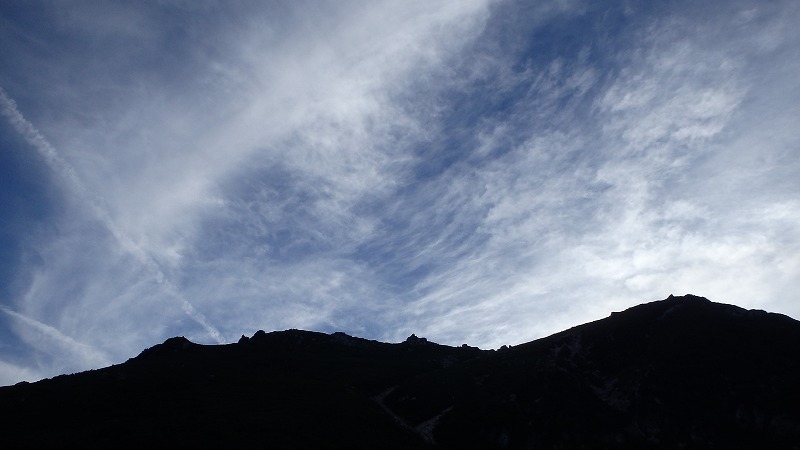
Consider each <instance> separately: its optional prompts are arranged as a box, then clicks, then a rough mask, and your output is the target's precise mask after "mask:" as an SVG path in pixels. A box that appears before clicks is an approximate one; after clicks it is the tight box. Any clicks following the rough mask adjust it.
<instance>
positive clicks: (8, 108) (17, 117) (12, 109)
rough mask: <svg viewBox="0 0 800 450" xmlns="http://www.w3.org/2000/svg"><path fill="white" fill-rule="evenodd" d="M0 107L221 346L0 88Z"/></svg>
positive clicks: (207, 324) (156, 265)
mask: <svg viewBox="0 0 800 450" xmlns="http://www.w3.org/2000/svg"><path fill="white" fill-rule="evenodd" d="M0 106H2V111H1V112H2V114H3V115H4V116H5V117H6V118H7V119H8V121H9V123H11V126H12V127H14V129H15V130H16V131H17V132H18V133H19V134H20V135H21V136H22V137H23V138H25V140H26V141H27V142H28V143H29V144H31V145H32V146H33V147H34V148H35V149H36V150H37V151H38V152H39V154H40V155H41V156H42V157H43V158H44V160H45V162H46V163H47V165H48V166H50V168H51V169H52V170H53V171H54V172H56V173H57V174H58V175H60V176H62V177H63V178H64V181H65V182H66V183H67V185H68V186H69V188H70V189H71V190H72V191H73V192H74V193H76V194H77V195H79V196H80V198H81V199H82V200H84V201H85V202H86V203H87V204H88V205H89V207H90V208H91V210H92V212H93V213H94V214H95V216H96V217H97V219H99V220H100V222H102V223H103V225H105V227H106V228H107V229H108V230H109V231H110V232H111V234H112V235H113V236H114V238H115V239H116V240H117V243H118V244H119V245H120V246H121V247H122V248H123V249H124V250H125V251H127V252H128V253H130V254H131V255H133V256H134V257H135V258H136V259H137V260H138V261H139V262H140V263H141V264H143V265H144V266H145V267H146V268H147V269H148V270H149V271H150V273H151V275H152V276H153V278H154V279H155V280H156V282H157V283H158V284H160V285H162V286H164V287H165V288H166V290H167V292H168V293H169V294H170V295H172V296H173V297H175V298H176V299H177V300H178V301H179V302H180V304H181V309H182V310H183V312H184V313H186V315H188V316H189V317H190V318H191V319H192V320H194V321H195V322H197V323H198V324H199V325H200V326H202V327H203V329H205V330H206V332H207V333H208V334H209V335H210V336H211V337H213V338H214V339H215V340H216V341H217V342H218V343H223V342H224V339H223V338H222V334H221V333H220V332H219V330H217V328H216V327H214V326H213V325H212V324H211V323H210V322H209V321H208V318H206V316H205V315H204V314H203V313H201V312H200V311H198V310H197V308H195V306H194V305H193V304H192V303H191V302H190V301H189V300H187V299H186V298H185V297H183V295H181V294H180V293H179V292H178V291H177V289H175V287H174V286H172V284H171V283H170V282H169V280H167V279H166V277H165V275H164V272H163V271H162V270H161V265H160V264H159V263H158V261H156V260H155V258H153V257H152V256H151V255H150V254H149V253H148V252H146V251H145V250H144V249H142V248H141V247H140V246H139V245H138V244H136V242H134V241H133V239H131V238H130V237H129V236H128V235H127V234H125V232H123V231H122V229H121V228H120V227H119V226H117V224H116V222H115V221H114V220H113V219H112V218H111V215H110V214H109V213H108V211H107V210H106V209H105V208H103V207H102V206H101V204H100V202H99V201H98V200H97V199H96V198H95V196H94V195H92V193H90V192H89V191H88V190H87V189H86V187H85V186H84V185H83V183H82V182H81V180H80V177H78V174H77V172H75V169H73V168H72V166H70V165H69V163H68V162H66V161H65V160H64V159H63V158H62V157H61V155H59V153H58V151H56V149H55V147H53V146H52V145H51V144H50V143H49V142H48V141H47V139H45V137H44V136H42V134H41V133H40V132H39V130H37V129H36V127H34V126H33V124H32V123H30V122H29V121H28V120H27V119H25V116H23V115H22V113H21V112H20V111H19V109H18V108H17V103H16V102H15V101H14V100H13V99H12V98H11V97H9V96H8V94H7V93H6V91H5V90H4V89H3V88H2V87H0Z"/></svg>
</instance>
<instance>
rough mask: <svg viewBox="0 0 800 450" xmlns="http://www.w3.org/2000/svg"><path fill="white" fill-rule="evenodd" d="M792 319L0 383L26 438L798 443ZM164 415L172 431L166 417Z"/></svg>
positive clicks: (704, 306)
mask: <svg viewBox="0 0 800 450" xmlns="http://www.w3.org/2000/svg"><path fill="white" fill-rule="evenodd" d="M797 348H800V322H798V321H796V320H793V319H791V318H788V317H786V316H782V315H780V314H772V313H766V312H763V311H748V310H745V309H742V308H739V307H736V306H732V305H725V304H721V303H714V302H711V301H710V300H708V299H705V298H703V297H699V296H695V295H684V296H670V297H668V298H666V299H664V300H660V301H656V302H651V303H645V304H641V305H638V306H634V307H632V308H628V309H626V310H625V311H622V312H619V313H614V314H612V316H611V317H608V318H605V319H601V320H598V321H595V322H590V323H587V324H583V325H580V326H577V327H574V328H571V329H569V330H566V331H564V332H561V333H557V334H554V335H552V336H548V337H545V338H542V339H537V340H535V341H531V342H528V343H525V344H520V345H515V346H513V347H510V348H506V349H504V350H503V351H496V352H495V351H485V350H480V349H477V348H473V347H469V346H461V347H450V346H446V345H438V344H434V343H432V342H429V341H428V340H427V339H425V338H423V337H418V336H417V335H416V334H412V335H410V336H409V337H408V338H407V339H406V340H405V341H404V342H402V343H398V344H390V343H382V342H377V341H371V340H367V339H362V338H358V337H353V336H349V335H347V334H345V333H342V332H337V333H333V334H325V333H318V332H313V331H303V330H295V329H291V330H285V331H275V332H270V333H267V332H264V331H263V330H259V331H257V332H256V333H255V334H254V335H253V336H252V337H249V338H245V337H243V338H242V339H240V340H239V343H237V344H226V345H199V344H195V343H192V342H191V341H189V340H188V339H186V338H185V337H183V336H178V337H174V338H170V339H167V340H166V341H165V342H164V343H162V344H158V345H155V346H153V347H151V348H149V349H147V350H145V351H143V352H142V353H141V354H140V355H139V356H138V357H136V358H133V359H131V360H128V362H126V363H123V364H119V365H116V366H111V367H108V368H105V369H100V370H96V371H90V372H85V373H81V374H75V375H69V376H62V377H57V378H55V379H52V380H43V381H40V382H37V383H30V384H24V385H17V386H11V387H6V388H0V404H3V405H4V407H5V410H6V411H13V415H9V417H4V419H3V420H0V433H3V436H4V442H8V443H11V444H12V446H13V445H14V444H16V443H23V442H24V443H25V445H27V446H31V447H52V446H55V445H56V444H64V443H82V444H84V445H83V446H84V447H85V443H86V442H95V443H96V445H97V446H98V447H106V448H107V447H119V446H120V441H119V437H120V436H125V439H126V441H125V443H124V445H129V446H132V447H133V446H137V447H141V446H143V445H146V444H148V443H151V442H155V441H158V442H160V443H164V445H175V446H187V445H196V446H204V447H207V446H210V445H226V446H234V447H244V446H252V445H255V446H260V447H264V446H272V447H277V448H289V449H291V448H321V447H340V448H363V449H367V448H398V449H400V448H403V449H430V448H431V446H435V447H436V448H441V449H456V448H457V449H462V448H482V449H506V448H533V446H534V445H535V448H544V449H556V448H626V449H634V448H636V449H639V448H644V449H672V448H770V449H786V450H788V449H797V448H798V447H797V442H800V385H798V383H797V380H798V379H800V359H799V358H796V357H794V354H795V350H796V349H797ZM165 424H169V426H166V425H165Z"/></svg>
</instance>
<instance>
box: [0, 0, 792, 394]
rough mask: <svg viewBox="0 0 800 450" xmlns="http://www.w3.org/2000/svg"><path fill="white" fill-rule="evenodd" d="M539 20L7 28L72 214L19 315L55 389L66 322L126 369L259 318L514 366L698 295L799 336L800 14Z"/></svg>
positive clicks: (417, 7) (489, 10)
mask: <svg viewBox="0 0 800 450" xmlns="http://www.w3.org/2000/svg"><path fill="white" fill-rule="evenodd" d="M528 3H530V2H512V1H506V2H485V1H479V0H475V1H469V2H463V1H459V2H456V1H454V2H436V3H431V2H416V1H411V2H409V1H386V2H358V1H352V2H335V3H334V2H330V3H325V2H323V3H319V2H313V3H305V2H291V3H287V4H281V5H272V6H269V7H266V6H264V5H258V4H256V3H252V4H251V3H247V2H242V3H237V5H236V7H235V8H234V7H229V6H225V5H224V4H215V3H213V2H202V3H200V2H198V3H194V2H192V3H184V4H181V2H163V3H162V4H161V5H160V6H158V7H154V6H152V5H137V6H131V5H127V4H126V5H121V4H120V5H117V6H114V4H113V3H112V4H109V5H101V6H97V7H94V6H92V5H91V4H89V5H86V9H88V10H89V11H90V13H86V14H83V13H82V14H77V13H76V11H77V9H74V8H71V7H68V6H64V5H60V6H58V7H57V8H56V9H58V10H59V11H54V10H52V9H47V8H45V13H44V16H42V17H43V19H42V20H44V21H45V22H46V23H52V25H53V26H52V27H51V29H49V30H46V31H43V30H35V29H34V30H25V29H23V28H21V27H20V26H18V25H16V24H12V25H13V26H11V27H7V28H6V29H7V30H12V31H13V32H12V31H8V32H7V33H10V34H9V36H10V37H9V39H6V40H4V42H12V43H13V44H5V46H4V47H3V48H0V50H2V51H3V52H11V53H13V55H14V59H15V60H17V61H19V64H18V65H17V66H16V69H14V70H12V69H8V70H4V71H3V72H2V73H0V76H1V77H2V78H0V84H2V85H3V86H4V87H5V88H6V90H7V92H8V93H7V92H6V91H0V95H1V97H0V103H1V104H2V108H3V114H4V116H5V118H6V120H7V121H8V123H9V124H11V125H12V127H13V128H14V129H15V130H16V133H17V134H18V135H20V136H22V137H23V138H24V139H26V140H27V143H28V144H29V145H30V146H31V147H32V148H33V149H34V150H36V151H37V152H39V154H40V155H41V156H42V158H43V159H44V160H45V161H46V163H47V164H48V165H49V167H50V169H51V170H52V172H53V174H54V175H55V177H56V178H57V179H58V180H60V183H61V186H63V187H64V188H65V191H66V192H65V198H66V199H67V200H66V201H67V202H68V204H67V205H65V207H64V210H63V213H62V214H61V215H60V216H58V217H52V220H53V222H54V227H53V231H51V232H49V233H50V234H48V235H43V236H42V237H40V239H39V240H37V241H36V242H34V243H31V244H30V246H31V249H30V250H31V252H32V253H35V254H37V255H39V262H38V263H37V264H35V265H34V264H22V265H20V266H18V267H16V268H15V269H16V270H17V272H19V273H23V272H24V273H25V274H26V277H20V279H23V278H24V279H25V280H26V284H25V285H24V286H23V287H22V288H21V289H19V290H18V291H15V292H18V293H19V295H18V296H17V297H16V298H13V299H10V300H8V301H6V300H3V301H4V304H5V305H7V306H5V308H6V309H7V310H8V311H10V313H9V312H7V313H6V315H7V316H8V317H13V320H14V321H15V323H17V324H18V326H17V327H15V328H14V330H16V331H15V333H18V336H20V339H22V341H23V342H24V343H27V345H29V346H30V347H31V348H32V349H33V351H35V352H39V353H40V354H42V355H51V356H48V357H47V358H50V359H49V360H50V363H51V366H50V367H48V366H47V363H46V362H43V363H42V364H41V365H38V366H36V367H35V368H31V369H30V370H33V371H35V372H36V373H39V374H44V375H48V374H53V373H54V371H55V370H56V368H58V369H62V368H63V369H64V370H77V369H78V368H85V367H87V366H89V365H91V364H93V363H92V362H91V361H89V360H87V359H85V358H84V359H83V360H81V361H82V362H79V363H76V364H75V365H73V366H68V365H66V363H65V362H64V361H63V360H58V357H57V356H52V354H53V353H54V352H52V351H51V352H49V353H48V349H51V348H58V347H57V346H56V347H48V345H49V344H47V345H45V344H44V343H43V342H45V341H37V339H38V338H36V336H37V335H40V336H41V335H47V333H45V332H44V331H50V332H51V333H50V335H48V336H51V338H49V339H50V340H52V341H54V342H61V344H59V345H62V346H63V345H67V344H65V343H69V342H73V341H74V342H73V343H80V344H75V345H73V347H75V348H76V349H78V350H80V349H84V350H85V348H84V347H81V345H84V344H83V343H85V345H86V346H89V347H88V348H91V349H93V350H94V351H97V352H99V354H101V355H104V357H105V358H106V359H105V360H110V361H119V360H122V359H124V358H127V357H130V356H132V354H133V353H135V352H136V351H138V350H140V349H141V348H144V347H146V346H149V345H152V344H153V343H154V342H155V341H157V340H160V339H164V338H166V337H169V336H171V335H176V334H183V335H186V336H187V337H189V338H191V339H195V340H198V341H202V342H213V341H215V340H234V339H236V338H238V336H239V334H242V333H252V332H253V331H255V330H256V329H259V328H263V329H273V328H274V329H280V328H289V327H300V328H313V329H322V330H327V331H332V330H335V329H343V330H345V331H348V332H351V333H354V334H360V335H364V336H366V337H370V338H377V339H393V340H398V339H402V338H404V337H405V336H407V335H408V334H410V333H412V332H414V333H417V334H419V335H427V336H428V337H429V338H431V339H434V340H437V341H442V342H445V343H450V344H460V343H463V342H467V343H470V344H472V345H481V346H484V347H497V346H499V345H502V344H515V343H519V342H522V341H525V340H528V339H532V338H535V337H539V336H542V335H545V334H547V333H551V332H555V331H559V330H560V329H562V328H565V327H567V326H572V325H575V324H577V323H580V322H583V321H587V320H591V319H595V318H598V317H600V316H602V315H604V314H607V313H608V312H609V311H611V310H615V309H622V308H624V307H627V306H630V305H632V304H634V303H638V302H641V301H646V300H654V299H657V298H663V297H666V296H667V295H668V294H669V293H672V292H674V293H676V294H681V293H685V292H693V293H696V294H700V295H707V296H709V297H712V299H714V300H719V301H728V302H733V303H737V304H741V305H743V306H749V307H765V308H768V309H773V310H778V311H782V312H786V313H790V314H794V315H795V316H800V311H797V309H796V308H797V306H796V305H797V303H796V302H794V303H793V302H792V301H789V300H786V299H791V298H792V295H794V294H792V293H793V292H797V288H798V286H797V279H796V278H797V277H796V274H797V273H798V272H797V271H798V266H800V262H798V257H797V256H795V255H799V254H800V252H798V251H797V250H798V245H800V244H798V242H800V237H798V236H800V230H798V225H796V224H798V223H800V221H798V220H797V219H800V217H798V216H800V213H799V212H798V208H800V206H799V205H798V203H797V201H796V194H797V192H798V191H799V190H800V186H798V184H797V183H798V182H797V181H796V176H795V174H796V173H797V171H798V169H800V167H798V154H797V148H800V147H799V146H798V135H797V132H796V131H795V128H796V126H795V125H794V121H795V120H794V118H795V117H798V112H800V111H797V108H798V106H797V105H798V104H800V102H797V101H796V100H797V98H798V96H800V92H798V83H797V81H796V76H795V74H796V73H797V69H798V64H800V60H798V59H797V56H796V51H794V50H793V49H795V48H797V44H798V33H797V32H796V31H794V27H793V25H792V24H793V23H794V22H793V20H794V19H796V18H797V17H798V15H800V14H799V12H798V8H797V7H796V6H794V5H793V4H792V2H776V4H775V5H762V4H755V3H753V4H749V3H747V2H742V5H744V6H745V7H744V8H741V9H737V8H739V7H738V6H725V7H720V8H719V10H718V11H715V12H714V14H710V13H709V11H706V8H704V7H703V6H692V7H689V6H686V5H685V6H686V8H688V10H690V11H689V12H687V11H685V10H684V9H685V8H681V9H674V10H673V9H670V8H672V7H668V6H664V7H661V6H652V7H651V6H635V7H634V6H631V7H630V8H628V9H624V8H616V7H615V6H609V5H605V4H604V5H598V4H592V3H587V2H579V1H575V2H560V1H559V2H538V3H535V4H528ZM54 8H55V7H54ZM81 10H83V8H81ZM601 10H602V11H601ZM47 11H49V12H47ZM128 18H129V19H130V20H127V19H128ZM121 21H122V22H125V24H124V28H121V29H119V30H118V31H115V30H117V25H118V24H119V23H120V22H121ZM575 30H581V31H580V33H575ZM56 35H57V36H58V37H60V38H59V39H58V40H56V39H55V36H56ZM20 36H24V38H23V37H20ZM100 37H102V38H103V39H100ZM36 42H39V43H40V44H41V43H49V44H48V45H44V46H37V45H40V44H36ZM56 44H58V45H56ZM87 45H88V47H87ZM31 46H33V47H31ZM31 48H36V49H38V50H36V51H26V50H30V49H31ZM84 48H91V51H89V52H87V51H83V50H82V49H84ZM48 49H49V50H48ZM53 49H58V50H59V51H61V53H58V52H56V51H55V50H53ZM79 50H80V51H79ZM793 52H794V53H793ZM40 55H43V56H40ZM42 67H48V68H49V69H48V70H46V71H45V70H34V69H36V68H42ZM12 95H13V96H14V100H16V102H17V103H15V102H14V100H12V99H11V96H12ZM23 112H24V116H23ZM34 124H35V125H34ZM45 136H46V137H45ZM754 149H757V150H754ZM26 245H28V244H26ZM14 314H17V315H16V316H15V315H14ZM26 320H28V321H27V322H26ZM31 321H32V322H31ZM37 324H38V325H37ZM39 325H41V326H39ZM37 326H38V328H37ZM46 327H50V328H46ZM24 329H28V332H23V330H24ZM34 330H39V331H36V332H35V333H34ZM37 333H38V334H37ZM53 336H55V337H53ZM59 336H60V337H62V338H63V339H61V340H60V341H59V339H56V338H57V337H59ZM70 339H71V340H72V341H70ZM37 342H38V343H37ZM54 345H55V344H54ZM67 346H68V347H69V345H67ZM76 351H77V350H76ZM47 358H45V360H47ZM90 359H91V358H90ZM56 360H58V361H57V362H53V361H56ZM105 360H104V361H105ZM4 361H14V362H13V364H12V363H11V362H8V363H7V366H8V367H7V371H6V372H7V373H11V372H13V373H14V374H19V373H22V372H20V370H22V371H24V370H27V369H25V368H23V367H22V366H17V365H16V364H17V361H21V360H18V359H13V360H12V359H4ZM98 363H99V360H98ZM3 367H6V366H3ZM31 367H33V366H31ZM0 370H6V369H3V368H2V367H0ZM13 376H14V375H13V374H12V375H8V376H7V379H8V378H9V377H10V378H13Z"/></svg>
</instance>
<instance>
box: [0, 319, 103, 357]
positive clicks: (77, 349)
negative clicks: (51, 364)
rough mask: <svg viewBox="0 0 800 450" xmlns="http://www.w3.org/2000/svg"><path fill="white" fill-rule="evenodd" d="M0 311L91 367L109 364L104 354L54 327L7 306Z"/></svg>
mask: <svg viewBox="0 0 800 450" xmlns="http://www.w3.org/2000/svg"><path fill="white" fill-rule="evenodd" d="M0 311H3V312H4V313H6V314H8V315H9V316H11V317H13V318H14V319H16V320H17V321H19V322H22V323H24V324H25V325H27V326H29V327H31V328H33V329H35V330H36V331H38V332H39V333H42V334H44V335H45V336H48V337H50V338H52V339H53V340H55V341H57V342H58V343H59V345H60V346H61V347H63V348H65V349H67V350H69V351H70V352H71V353H73V354H75V355H78V356H80V358H82V359H83V361H84V363H88V364H89V365H91V366H103V365H106V364H108V362H109V359H108V357H107V356H106V355H105V354H104V353H103V352H101V351H99V350H97V349H95V348H94V347H92V346H90V345H87V344H84V343H83V342H79V341H76V340H75V339H74V338H72V337H69V336H67V335H65V334H64V333H62V332H61V331H59V330H58V329H57V328H55V327H53V326H50V325H47V324H46V323H43V322H40V321H38V320H36V319H34V318H31V317H28V316H26V315H25V314H21V313H18V312H16V311H14V310H12V309H10V308H7V307H5V306H0Z"/></svg>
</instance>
